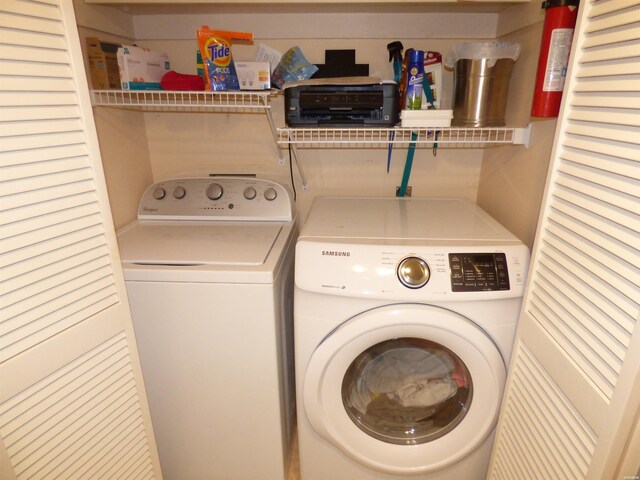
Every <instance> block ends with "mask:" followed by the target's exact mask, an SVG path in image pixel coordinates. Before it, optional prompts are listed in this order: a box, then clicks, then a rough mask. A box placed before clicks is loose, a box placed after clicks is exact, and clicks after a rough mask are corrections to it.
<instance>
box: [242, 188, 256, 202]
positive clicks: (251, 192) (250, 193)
mask: <svg viewBox="0 0 640 480" xmlns="http://www.w3.org/2000/svg"><path fill="white" fill-rule="evenodd" d="M257 194H258V193H257V192H256V189H255V188H253V187H247V188H245V189H244V198H246V199H247V200H253V199H254V198H256V195H257Z"/></svg>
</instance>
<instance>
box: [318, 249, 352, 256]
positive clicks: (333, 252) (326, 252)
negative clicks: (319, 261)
mask: <svg viewBox="0 0 640 480" xmlns="http://www.w3.org/2000/svg"><path fill="white" fill-rule="evenodd" d="M322 256H323V257H324V256H329V257H350V256H351V252H344V251H340V250H322Z"/></svg>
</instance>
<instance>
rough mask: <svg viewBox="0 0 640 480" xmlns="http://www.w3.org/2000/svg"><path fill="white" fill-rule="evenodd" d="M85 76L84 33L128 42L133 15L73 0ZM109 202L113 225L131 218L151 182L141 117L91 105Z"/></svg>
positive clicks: (109, 39) (110, 40)
mask: <svg viewBox="0 0 640 480" xmlns="http://www.w3.org/2000/svg"><path fill="white" fill-rule="evenodd" d="M73 7H74V10H75V15H76V21H77V23H78V33H79V35H80V44H81V47H82V49H83V59H84V62H85V70H86V71H87V80H88V81H89V83H91V76H90V75H89V74H88V72H89V62H88V58H87V52H86V42H85V39H86V37H97V38H99V39H100V40H102V41H106V42H114V43H121V44H125V45H130V44H132V43H133V42H134V40H133V38H134V37H135V34H134V28H133V17H132V15H131V14H130V13H127V12H125V11H123V10H121V9H116V8H113V7H108V6H101V5H87V4H85V3H84V1H83V0H74V5H73ZM93 114H94V117H95V122H96V129H97V132H98V141H99V143H100V154H101V156H102V162H103V168H104V174H105V180H106V183H107V190H108V193H109V203H110V206H111V213H112V216H113V222H114V225H115V228H116V229H117V228H120V227H122V226H124V225H125V224H127V223H129V222H130V221H132V220H133V219H134V218H135V217H136V215H137V211H138V202H139V200H140V197H141V196H142V193H143V192H144V189H145V188H146V187H147V186H149V185H150V184H151V183H152V182H153V176H152V173H151V161H150V159H149V146H148V145H149V144H148V140H147V128H146V125H145V117H144V114H143V113H141V112H130V111H124V110H117V109H109V108H94V109H93Z"/></svg>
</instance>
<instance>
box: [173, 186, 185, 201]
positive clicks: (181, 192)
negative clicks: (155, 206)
mask: <svg viewBox="0 0 640 480" xmlns="http://www.w3.org/2000/svg"><path fill="white" fill-rule="evenodd" d="M186 194H187V191H186V190H185V189H184V187H176V188H174V189H173V196H174V197H175V198H178V199H180V198H184V196H185V195H186Z"/></svg>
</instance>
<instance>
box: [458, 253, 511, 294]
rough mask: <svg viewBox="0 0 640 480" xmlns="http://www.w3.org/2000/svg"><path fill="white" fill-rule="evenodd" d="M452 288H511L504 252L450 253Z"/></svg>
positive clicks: (474, 290)
mask: <svg viewBox="0 0 640 480" xmlns="http://www.w3.org/2000/svg"><path fill="white" fill-rule="evenodd" d="M449 267H450V268H451V290H452V291H454V292H479V291H494V290H509V288H510V287H509V272H508V270H507V258H506V255H505V254H504V253H450V254H449Z"/></svg>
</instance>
